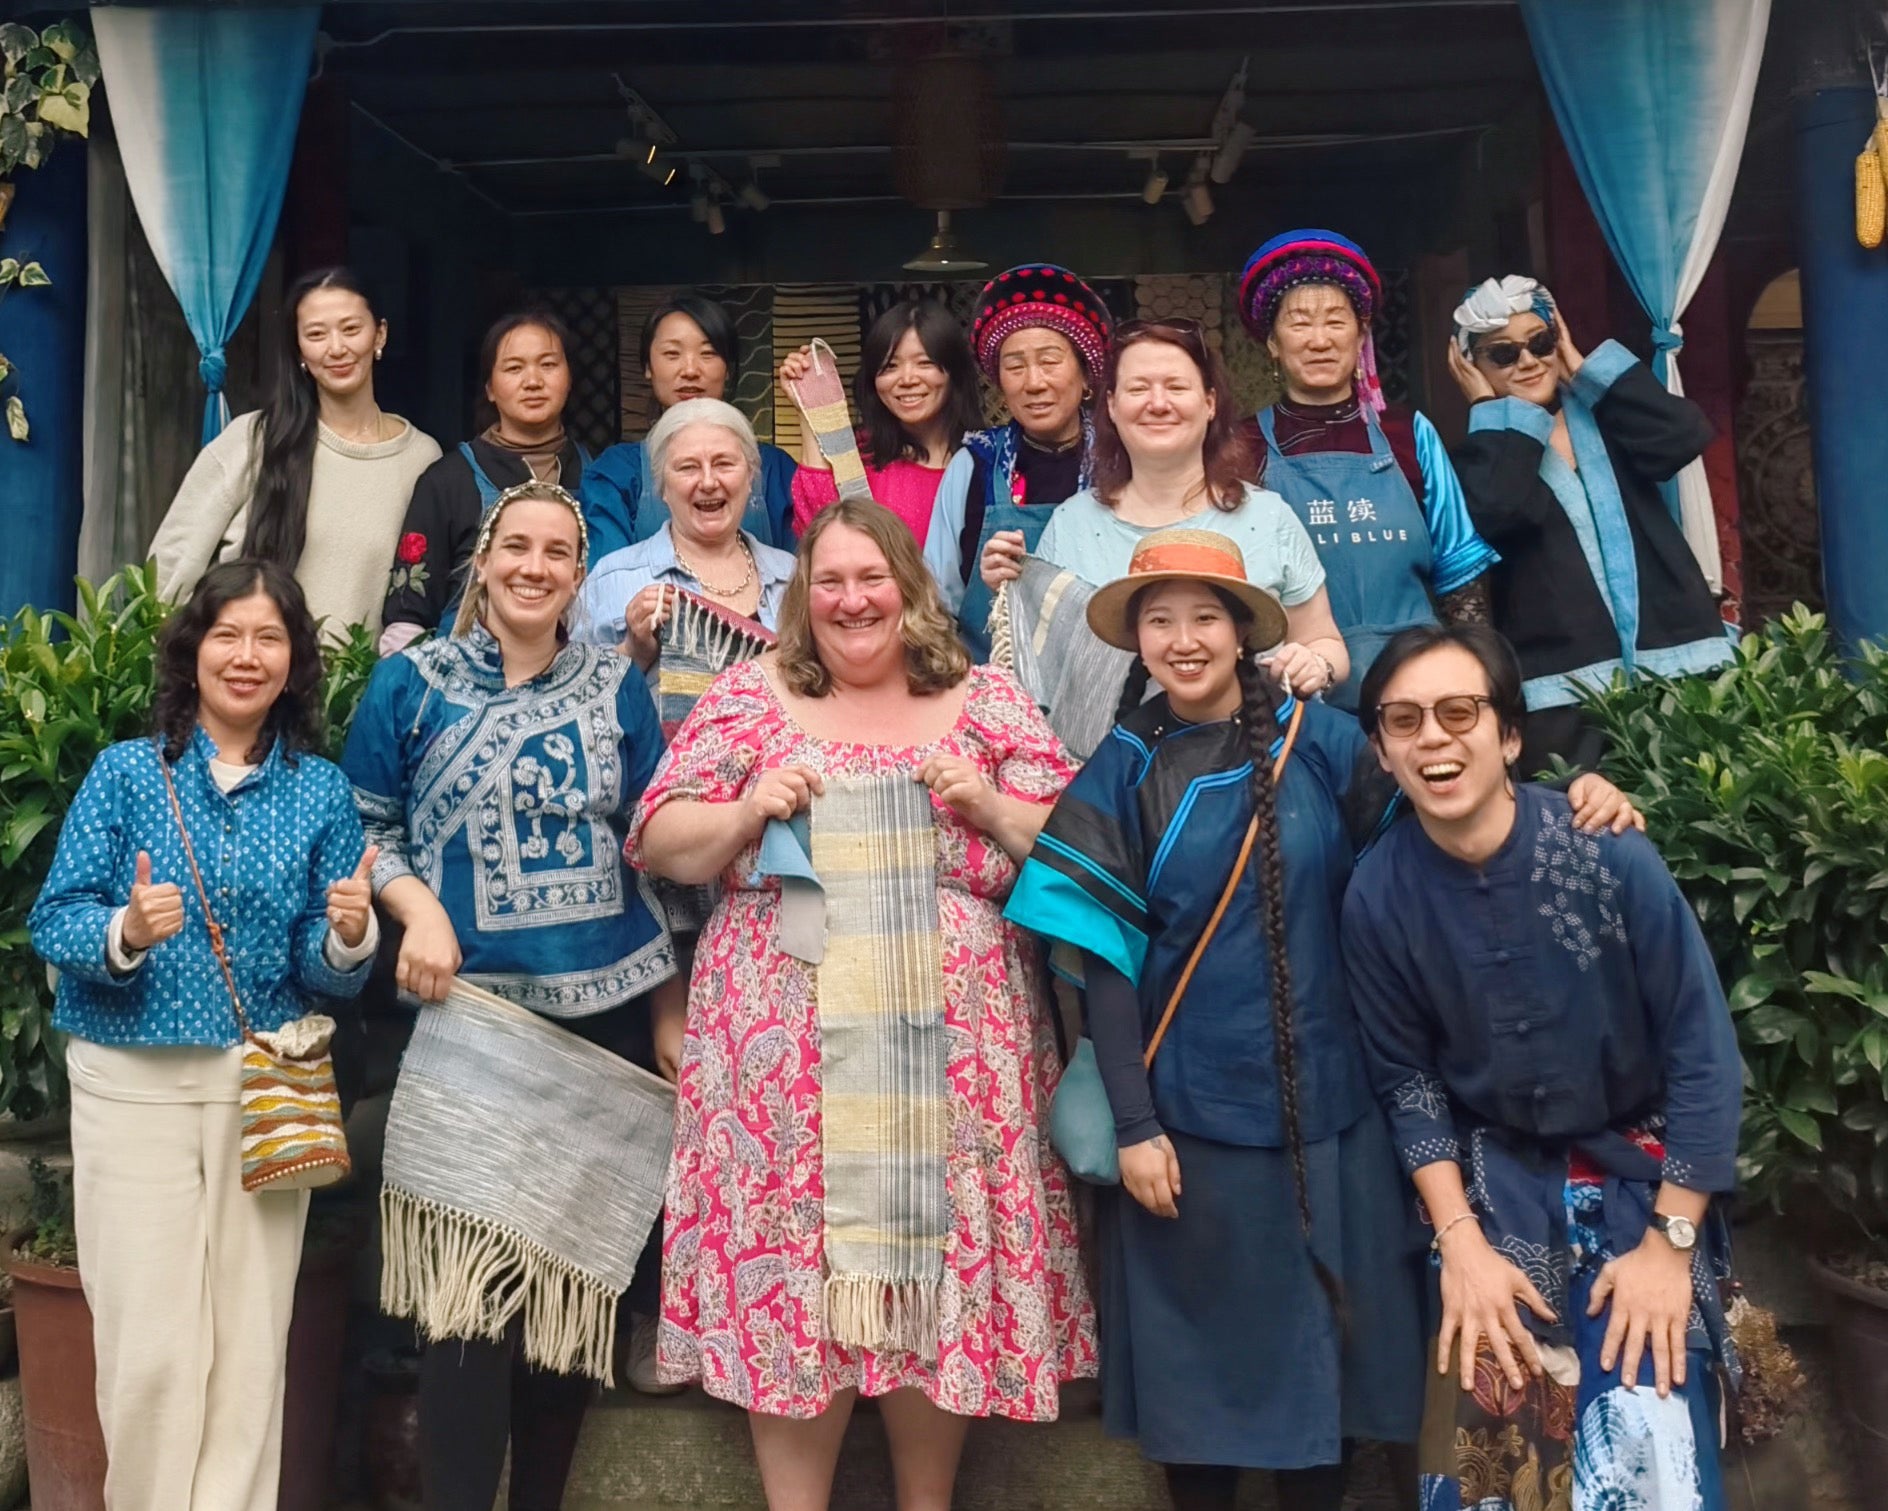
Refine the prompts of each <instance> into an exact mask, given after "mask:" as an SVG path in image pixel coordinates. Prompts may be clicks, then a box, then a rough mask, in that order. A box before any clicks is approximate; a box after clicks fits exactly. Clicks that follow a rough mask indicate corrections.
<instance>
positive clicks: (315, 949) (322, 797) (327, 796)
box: [291, 757, 371, 997]
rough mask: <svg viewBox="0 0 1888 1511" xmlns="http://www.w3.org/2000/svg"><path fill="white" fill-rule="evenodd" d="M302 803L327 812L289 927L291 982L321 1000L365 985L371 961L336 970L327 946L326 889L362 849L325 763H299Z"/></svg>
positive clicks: (343, 788) (342, 784)
mask: <svg viewBox="0 0 1888 1511" xmlns="http://www.w3.org/2000/svg"><path fill="white" fill-rule="evenodd" d="M300 775H301V777H302V780H303V782H304V783H305V784H306V786H307V787H308V789H309V791H308V800H309V801H311V802H317V803H319V804H320V805H321V806H322V807H324V808H326V809H327V810H328V811H329V817H328V821H327V822H326V823H325V824H324V825H323V826H322V827H321V829H320V831H319V832H318V833H317V834H316V836H315V843H314V847H313V849H312V851H311V852H310V854H309V858H308V896H307V898H306V899H305V900H304V901H303V903H302V908H301V912H300V913H299V915H298V916H297V917H296V919H295V924H294V950H293V954H292V957H291V958H292V959H293V961H294V965H295V975H296V979H297V980H299V981H300V982H301V985H302V987H303V989H304V990H306V991H308V992H311V993H314V994H315V995H318V996H323V997H352V996H355V995H356V994H357V993H358V992H359V991H360V989H361V987H362V986H364V985H365V984H366V982H367V970H368V966H369V964H370V963H371V962H370V960H369V959H366V958H363V959H361V960H359V961H358V962H356V963H355V964H352V965H348V966H344V967H343V966H337V965H336V964H335V963H334V961H333V960H332V959H331V958H330V956H329V952H328V949H327V944H328V888H329V887H331V886H332V885H333V884H334V883H335V882H337V881H341V880H343V879H345V878H346V877H347V876H349V875H351V874H352V872H353V870H354V868H355V867H356V866H358V865H359V864H360V863H361V854H362V852H363V851H365V850H366V848H367V837H366V835H365V834H364V833H363V831H362V827H361V820H360V815H359V814H358V813H357V812H356V811H355V807H354V803H353V801H352V798H351V794H350V792H349V789H348V783H347V779H346V778H345V777H344V776H343V775H342V774H341V773H340V772H338V771H336V770H335V769H334V768H333V767H332V766H330V765H329V764H328V763H327V762H326V761H317V760H315V759H313V758H312V757H304V758H303V761H302V764H301V772H300Z"/></svg>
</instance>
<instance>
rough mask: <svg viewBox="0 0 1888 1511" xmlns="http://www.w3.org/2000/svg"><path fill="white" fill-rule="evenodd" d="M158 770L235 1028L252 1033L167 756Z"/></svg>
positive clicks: (159, 757)
mask: <svg viewBox="0 0 1888 1511" xmlns="http://www.w3.org/2000/svg"><path fill="white" fill-rule="evenodd" d="M157 769H158V770H159V771H161V772H163V773H164V791H165V793H166V794H167V795H168V796H169V797H170V811H171V815H172V817H174V818H175V819H176V820H177V835H178V837H179V838H180V839H182V840H183V842H184V859H185V860H187V861H189V862H190V879H191V880H192V881H193V882H195V883H196V884H197V901H198V902H200V903H202V904H203V921H204V924H205V925H206V926H207V927H208V928H209V931H210V949H211V952H212V953H213V954H215V956H216V963H217V964H218V965H219V966H221V967H222V968H223V984H224V985H225V986H227V987H228V988H229V1005H230V1006H231V1007H233V1008H235V1009H236V1026H237V1027H238V1028H240V1029H241V1030H242V1031H243V1033H244V1035H245V1036H246V1035H247V1034H248V1033H249V1017H248V1015H247V1014H246V1013H244V1012H243V999H242V994H241V993H239V992H238V991H237V990H236V975H235V972H233V971H232V970H230V968H229V950H228V949H227V948H226V947H225V946H224V943H223V926H222V924H220V923H218V922H217V921H216V914H214V913H212V912H211V911H210V894H209V893H208V892H206V891H205V890H204V887H203V873H202V872H201V871H199V870H198V869H197V851H196V847H195V846H194V845H192V844H191V843H190V828H189V826H188V825H187V824H185V823H184V806H183V804H182V803H180V802H178V801H177V784H176V783H175V782H173V781H172V780H171V776H170V762H169V761H167V760H165V759H164V752H163V751H162V750H161V749H160V750H159V751H158V753H157Z"/></svg>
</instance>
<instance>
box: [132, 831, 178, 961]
mask: <svg viewBox="0 0 1888 1511" xmlns="http://www.w3.org/2000/svg"><path fill="white" fill-rule="evenodd" d="M183 926H184V894H183V889H182V888H181V887H179V886H178V885H177V884H176V883H175V882H169V881H164V882H153V881H152V880H151V857H150V853H149V852H148V851H144V850H140V851H138V867H137V875H136V879H135V880H134V881H133V882H132V883H131V903H130V906H129V907H127V908H126V909H125V926H124V941H125V945H126V947H127V948H129V949H133V950H148V949H150V948H151V946H152V945H155V944H161V943H163V942H164V941H165V940H166V939H169V938H170V937H171V936H172V935H173V934H177V933H179V932H181V931H182V929H183Z"/></svg>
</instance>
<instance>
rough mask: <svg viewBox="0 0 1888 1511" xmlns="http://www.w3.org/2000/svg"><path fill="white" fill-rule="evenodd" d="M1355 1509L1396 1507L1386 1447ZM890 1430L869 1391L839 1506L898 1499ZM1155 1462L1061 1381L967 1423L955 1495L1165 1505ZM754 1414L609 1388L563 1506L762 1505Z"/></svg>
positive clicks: (1266, 1499)
mask: <svg viewBox="0 0 1888 1511" xmlns="http://www.w3.org/2000/svg"><path fill="white" fill-rule="evenodd" d="M1352 1480H1353V1497H1354V1499H1353V1500H1352V1502H1351V1503H1350V1504H1351V1508H1352V1511H1391V1508H1392V1507H1393V1506H1394V1504H1395V1503H1394V1501H1393V1500H1391V1499H1390V1497H1389V1494H1388V1488H1387V1476H1386V1474H1385V1470H1384V1464H1383V1462H1382V1460H1381V1459H1380V1457H1378V1456H1377V1455H1375V1454H1372V1453H1369V1452H1366V1453H1365V1454H1364V1455H1362V1456H1360V1460H1359V1463H1358V1465H1357V1471H1356V1473H1355V1474H1353V1476H1352ZM894 1503H895V1502H894V1497H893V1494H892V1475H891V1459H890V1456H889V1454H888V1451H887V1447H886V1441H885V1431H884V1427H883V1424H882V1423H881V1422H880V1420H879V1416H878V1413H877V1412H876V1411H875V1410H873V1409H872V1408H871V1406H870V1403H866V1404H865V1405H863V1406H862V1407H861V1408H860V1409H859V1410H858V1411H856V1412H855V1413H854V1415H853V1419H852V1423H851V1425H850V1426H849V1427H848V1428H847V1431H846V1442H845V1447H844V1449H843V1451H842V1452H841V1454H840V1458H839V1473H838V1479H837V1482H836V1483H835V1485H834V1487H833V1499H832V1511H885V1508H888V1507H890V1506H892V1505H893V1504H894ZM1166 1504H1167V1497H1166V1492H1165V1490H1164V1488H1163V1486H1162V1483H1161V1476H1160V1473H1159V1471H1158V1470H1157V1469H1155V1468H1154V1467H1153V1466H1152V1465H1151V1464H1149V1463H1148V1462H1147V1461H1146V1460H1145V1459H1143V1458H1142V1457H1141V1456H1140V1453H1139V1451H1138V1450H1137V1449H1136V1448H1135V1447H1134V1445H1133V1444H1132V1443H1126V1442H1121V1441H1118V1440H1116V1439H1111V1438H1109V1437H1108V1436H1107V1435H1106V1434H1105V1433H1104V1432H1103V1431H1102V1426H1101V1416H1100V1410H1099V1406H1098V1404H1097V1401H1096V1398H1095V1393H1094V1388H1093V1387H1092V1386H1089V1385H1072V1386H1069V1387H1067V1388H1066V1389H1065V1390H1064V1391H1063V1395H1062V1418H1061V1420H1060V1421H1057V1422H1054V1423H1046V1424H1038V1423H1020V1422H1003V1421H979V1422H976V1423H973V1424H972V1426H971V1429H970V1438H969V1442H968V1443H967V1444H966V1446H965V1449H964V1458H963V1464H962V1467H961V1468H960V1469H959V1471H958V1476H957V1490H956V1494H955V1496H954V1497H953V1499H952V1505H953V1507H954V1508H956V1511H1159V1508H1163V1507H1165V1506H1166ZM1272 1504H1273V1502H1272V1499H1271V1493H1270V1487H1269V1484H1268V1483H1267V1477H1266V1476H1264V1475H1261V1474H1251V1475H1247V1476H1246V1484H1245V1486H1244V1490H1243V1494H1242V1497H1241V1500H1240V1506H1241V1508H1242V1511H1266V1508H1269V1507H1271V1505H1272ZM764 1506H765V1500H764V1498H763V1496H762V1494H761V1485H760V1475H759V1473H758V1472H757V1471H756V1469H755V1467H754V1452H753V1448H752V1445H751V1443H750V1441H749V1438H748V1432H747V1418H746V1415H745V1414H744V1413H742V1412H740V1411H738V1410H736V1409H734V1408H733V1407H730V1406H727V1405H725V1404H723V1403H721V1402H717V1401H713V1400H711V1399H709V1398H708V1397H707V1396H706V1395H704V1394H702V1393H701V1392H700V1391H689V1392H687V1393H685V1394H683V1395H679V1396H671V1397H667V1398H649V1397H644V1396H638V1395H635V1394H633V1393H631V1392H627V1391H612V1392H609V1393H607V1394H606V1395H605V1396H604V1398H603V1400H602V1402H601V1403H600V1404H599V1405H597V1406H596V1407H594V1408H593V1409H592V1410H591V1412H590V1415H589V1417H588V1418H587V1419H586V1421H585V1424H584V1432H583V1438H582V1440H581V1442H580V1443H579V1444H578V1448H577V1460H576V1463H575V1465H574V1467H573V1468H572V1471H571V1480H570V1490H569V1493H568V1495H567V1496H566V1497H565V1501H564V1507H565V1511H671V1508H673V1511H682V1508H684V1507H686V1508H691V1511H723V1508H728V1511H733V1508H739V1511H761V1508H763V1507H764Z"/></svg>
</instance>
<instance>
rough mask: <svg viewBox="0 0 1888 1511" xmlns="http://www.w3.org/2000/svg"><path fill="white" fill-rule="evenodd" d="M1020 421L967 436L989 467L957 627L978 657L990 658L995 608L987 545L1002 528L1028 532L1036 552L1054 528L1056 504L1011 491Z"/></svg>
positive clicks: (1026, 543)
mask: <svg viewBox="0 0 1888 1511" xmlns="http://www.w3.org/2000/svg"><path fill="white" fill-rule="evenodd" d="M1017 431H1018V426H1017V425H1016V422H1015V421H1014V420H1012V421H1011V422H1010V423H1009V424H1008V425H1005V426H1003V427H1002V428H1001V429H1000V430H997V431H995V432H990V431H972V432H971V433H970V434H969V435H968V436H966V437H965V438H964V445H965V446H966V447H967V448H969V450H970V451H972V452H973V453H974V454H975V455H976V458H977V460H978V461H980V462H982V463H983V464H984V468H983V479H984V489H983V528H982V529H981V530H980V531H979V532H978V534H977V549H976V552H975V554H973V555H972V557H971V559H970V577H969V580H968V581H967V582H965V584H964V597H963V601H962V602H961V603H959V604H958V606H957V627H958V630H959V631H960V632H961V633H962V635H963V638H964V644H965V645H967V646H969V647H970V654H971V658H972V659H973V660H976V661H988V660H989V659H990V608H991V605H992V603H993V602H994V595H993V594H992V593H991V592H990V589H989V588H988V587H987V586H985V584H984V581H983V571H982V562H983V548H984V547H985V546H987V545H989V544H990V540H991V537H993V536H994V535H996V534H997V533H998V532H999V531H1002V530H1018V531H1021V532H1022V537H1023V549H1024V550H1025V551H1034V550H1035V549H1036V544H1037V542H1039V541H1040V540H1041V539H1042V532H1043V531H1044V530H1046V529H1048V528H1049V516H1050V515H1051V514H1053V513H1055V506H1056V504H1058V503H1060V502H1061V500H1060V499H1057V500H1056V501H1055V503H1046V504H1019V503H1017V502H1016V499H1015V497H1014V495H1013V493H1012V491H1011V485H1012V483H1013V482H1014V480H1015V477H1016V447H1017V439H1016V437H1017ZM1078 486H1079V487H1082V488H1086V487H1087V486H1088V467H1087V465H1086V463H1084V465H1083V467H1082V476H1081V480H1080V483H1079V485H1078Z"/></svg>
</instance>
